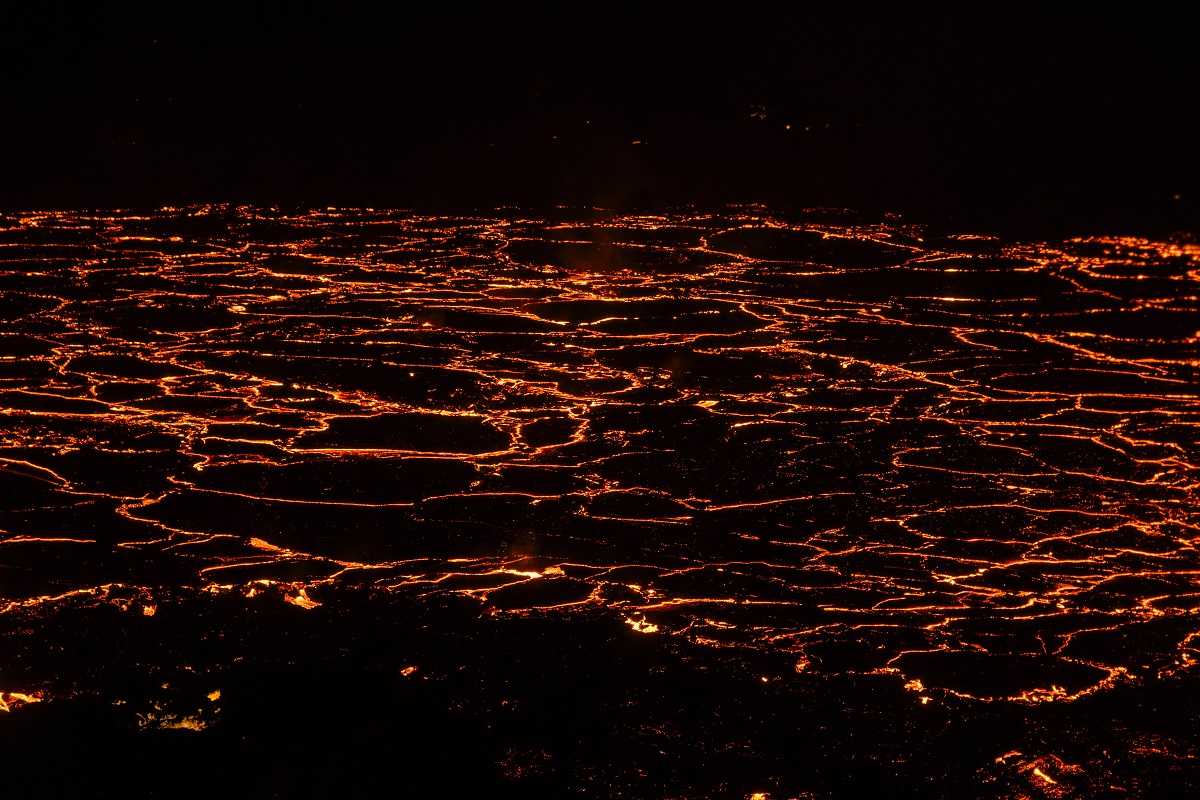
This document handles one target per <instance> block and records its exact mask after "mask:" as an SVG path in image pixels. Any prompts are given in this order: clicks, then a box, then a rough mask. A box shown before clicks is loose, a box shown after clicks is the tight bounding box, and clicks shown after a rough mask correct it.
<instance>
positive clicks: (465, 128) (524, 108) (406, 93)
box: [0, 3, 1200, 236]
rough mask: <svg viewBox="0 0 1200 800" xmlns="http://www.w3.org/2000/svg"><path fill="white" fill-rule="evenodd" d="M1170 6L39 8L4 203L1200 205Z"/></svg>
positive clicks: (1089, 209)
mask: <svg viewBox="0 0 1200 800" xmlns="http://www.w3.org/2000/svg"><path fill="white" fill-rule="evenodd" d="M1185 37H1186V29H1185V27H1184V26H1183V25H1182V23H1181V20H1180V19H1178V18H1175V17H1173V16H1172V15H1171V13H1170V12H1169V11H1163V10H1157V11H1144V10H1140V9H1139V10H1137V11H1136V12H1135V11H1133V10H1130V9H1125V8H1122V7H1120V6H1117V5H1101V6H1099V7H1089V8H1087V9H1082V10H1081V9H1071V8H1065V9H1064V8H1061V7H1060V8H1053V9H1051V8H1047V7H1044V6H1041V5H1039V4H1029V3H1025V4H1017V5H1016V6H1013V5H1009V6H1006V7H1005V8H1004V9H1003V10H1001V9H993V8H975V7H972V8H951V7H943V8H940V9H928V8H926V9H923V10H921V11H919V12H915V13H913V12H907V11H904V10H900V9H891V10H886V11H880V10H879V9H874V8H871V7H870V6H863V5H861V4H860V5H858V6H856V7H852V8H833V7H830V6H826V5H824V4H820V5H818V6H815V7H814V6H809V7H806V8H803V9H796V8H793V7H791V6H788V5H785V4H772V3H763V4H757V5H755V6H754V7H753V8H751V9H750V10H744V11H739V12H736V13H735V12H724V13H721V12H713V11H695V10H691V11H688V12H687V13H686V14H685V13H682V10H681V9H680V8H678V7H673V6H661V5H660V6H656V7H655V8H653V9H639V8H637V7H636V6H635V5H633V4H620V3H618V4H611V5H607V6H604V7H603V8H600V7H596V6H583V7H573V8H571V9H560V8H556V7H554V6H552V5H551V4H522V5H520V6H519V7H518V8H517V9H516V10H513V9H511V8H506V9H502V10H501V9H477V8H473V7H471V6H469V5H462V4H460V5H458V6H455V7H450V8H437V9H433V8H425V9H416V10H405V11H403V12H400V11H395V10H392V11H379V10H374V9H368V8H367V7H366V6H365V5H360V4H351V5H350V6H349V7H347V8H344V9H339V10H338V11H337V12H336V13H332V12H326V13H321V12H317V11H311V10H306V11H301V12H297V11H292V12H290V13H289V14H288V15H286V16H284V15H282V14H277V15H276V14H271V13H269V12H264V11H261V10H257V11H253V12H237V13H234V12H224V11H209V12H206V13H205V14H203V15H194V16H193V15H189V14H187V13H186V12H184V11H180V10H168V11H162V10H159V11H155V12H151V13H146V14H136V13H134V12H130V11H114V10H104V11H103V13H101V12H97V11H92V12H87V13H85V15H84V16H70V17H68V16H66V15H65V14H59V13H56V12H55V11H54V10H53V9H49V10H46V9H40V10H33V11H21V12H17V13H16V14H13V15H10V18H9V19H8V20H7V24H6V26H5V28H4V30H3V32H0V39H2V40H3V42H2V43H3V46H4V47H3V55H0V60H2V61H3V66H4V69H5V73H6V74H8V75H10V76H13V77H12V79H11V80H10V85H9V86H8V87H6V95H5V99H4V100H3V101H0V102H2V103H3V105H4V106H6V108H5V118H6V120H8V124H7V125H6V126H5V128H4V132H3V134H0V147H3V151H4V152H5V153H6V157H5V158H3V159H2V160H0V209H6V210H10V211H13V210H22V209H28V208H48V209H79V208H114V207H135V208H139V207H145V208H149V207H159V206H164V205H189V204H193V203H206V202H218V203H235V204H255V205H266V206H272V205H284V206H293V207H321V206H327V205H342V206H356V207H366V206H376V207H410V208H414V209H416V210H419V211H431V212H433V211H444V212H469V211H475V210H480V209H488V208H492V207H497V206H511V205H517V206H524V207H535V208H536V207H545V206H553V205H570V206H599V207H605V208H612V209H615V210H618V211H629V210H655V209H662V208H665V207H668V206H672V205H679V204H688V205H697V206H701V207H705V206H721V205H724V204H727V203H756V202H757V203H765V204H767V205H769V206H771V207H774V208H779V209H782V210H784V211H786V210H788V209H796V208H804V207H811V206H836V207H846V208H855V209H860V210H863V211H866V212H869V213H876V214H877V213H881V212H894V213H898V214H901V215H903V216H904V217H905V218H906V219H907V220H910V221H916V222H921V223H926V224H934V225H939V226H946V227H948V228H958V229H968V228H971V229H977V230H980V231H983V232H1002V233H1013V232H1015V233H1035V234H1040V233H1047V234H1061V235H1086V234H1101V233H1114V234H1130V233H1144V234H1150V235H1160V236H1165V235H1170V234H1171V233H1174V232H1177V231H1191V232H1195V231H1196V229H1197V226H1196V224H1195V222H1194V220H1196V219H1200V214H1198V213H1197V212H1198V209H1200V190H1198V189H1200V163H1198V160H1197V158H1196V157H1195V152H1194V143H1195V142H1196V141H1200V109H1197V106H1196V104H1195V103H1193V102H1190V98H1191V97H1192V96H1193V95H1194V90H1195V87H1196V86H1197V85H1200V68H1198V63H1200V62H1198V59H1197V57H1196V55H1195V50H1194V48H1188V47H1187V46H1186V44H1187V43H1186V38H1185Z"/></svg>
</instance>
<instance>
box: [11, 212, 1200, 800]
mask: <svg viewBox="0 0 1200 800" xmlns="http://www.w3.org/2000/svg"><path fill="white" fill-rule="evenodd" d="M1198 294H1200V247H1198V246H1196V245H1194V244H1189V243H1187V242H1186V241H1177V242H1153V241H1146V240H1140V239H1124V238H1109V239H1089V240H1074V241H1068V242H1065V243H1059V244H1055V245H1048V244H1009V243H1003V242H1000V241H998V240H995V239H990V238H985V237H972V236H934V235H932V234H928V233H927V232H926V231H923V230H922V229H920V228H914V227H908V226H905V225H902V224H899V223H898V222H897V221H895V220H887V221H884V222H882V223H879V222H863V221H862V220H860V219H857V218H855V217H854V216H852V215H848V214H844V213H834V212H812V213H809V214H807V215H805V216H803V217H802V218H800V219H799V220H798V221H791V222H788V223H785V222H782V221H780V220H779V219H777V218H773V217H771V216H770V215H769V214H768V213H767V212H766V211H764V210H762V209H757V208H753V207H749V208H738V209H735V210H731V211H729V212H727V213H725V214H722V215H710V214H700V213H695V212H689V211H686V210H685V211H682V212H680V213H678V214H674V215H666V216H626V217H621V216H614V215H607V216H606V215H601V214H583V213H572V212H563V214H562V217H561V219H558V220H552V221H547V220H531V219H522V218H520V217H519V216H518V215H516V214H515V213H514V214H510V215H504V216H501V215H497V216H496V217H493V218H482V217H481V218H432V217H420V216H415V215H411V214H406V213H401V212H380V211H372V210H363V209H358V210H345V209H329V210H326V211H322V212H313V213H305V214H292V215H289V214H286V213H281V212H278V211H272V210H263V209H252V208H231V207H193V208H184V209H166V210H163V211H160V212H157V213H154V214H149V215H135V214H129V213H109V214H102V215H101V214H87V213H30V214H24V215H17V216H9V217H6V218H3V219H2V220H0V314H2V315H3V319H4V320H5V329H4V330H5V332H4V333H3V335H2V336H0V409H2V416H0V420H2V429H0V487H3V495H4V498H5V500H4V507H3V509H2V510H0V580H2V584H0V611H2V612H3V614H2V615H0V616H5V617H8V618H9V623H8V624H9V625H10V626H12V625H26V626H28V625H36V624H39V621H40V622H44V621H46V620H49V619H51V618H52V617H53V616H54V615H55V614H56V613H58V611H59V610H60V609H63V608H67V607H72V606H78V605H84V606H88V605H96V604H107V605H115V606H117V607H119V608H120V609H122V610H123V611H125V612H127V613H129V614H133V615H139V616H140V617H144V618H146V619H150V618H152V617H153V616H154V614H155V613H156V609H158V608H159V607H160V606H161V605H162V604H163V603H172V602H178V601H180V598H185V597H186V598H190V600H191V601H197V600H198V599H201V600H202V599H203V598H204V597H209V596H212V597H217V596H223V595H229V594H235V595H238V596H240V597H242V598H243V599H245V601H246V602H248V603H253V602H259V601H261V602H279V600H281V599H282V600H285V601H286V602H288V603H291V604H292V605H293V606H296V607H297V609H298V610H297V612H296V613H304V612H314V610H315V609H318V608H320V607H321V605H322V604H323V603H329V602H331V601H330V600H329V599H328V598H329V597H331V596H332V595H330V594H329V590H330V589H331V588H334V587H343V588H344V587H353V588H355V589H357V590H360V591H363V592H370V593H388V592H397V591H407V592H413V591H416V592H420V593H450V594H459V595H464V596H467V597H470V598H474V600H476V601H477V602H478V603H479V604H480V607H481V608H482V609H485V611H486V613H488V614H492V615H496V616H506V615H530V614H539V615H566V616H570V615H573V614H580V613H600V614H608V615H613V616H615V617H618V618H620V619H623V620H624V621H625V622H626V623H627V624H628V635H630V636H641V635H645V636H657V637H682V638H684V639H686V640H688V641H689V642H692V643H698V644H702V645H708V646H711V647H713V648H722V647H733V648H756V649H765V650H770V651H773V652H786V653H791V654H793V656H794V659H793V660H794V664H795V670H796V672H798V673H801V672H805V673H811V672H814V671H815V672H820V671H855V670H858V671H862V672H868V673H884V674H892V675H894V676H895V680H896V681H897V682H898V683H899V684H903V685H904V687H905V688H907V689H909V690H911V692H912V698H913V701H914V702H917V703H921V704H928V703H939V702H943V701H945V700H946V699H948V698H951V697H957V698H959V699H965V700H968V701H972V702H1019V703H1045V702H1067V701H1072V700H1075V699H1077V698H1079V697H1081V696H1084V695H1087V694H1090V693H1096V692H1103V691H1105V690H1106V689H1109V688H1110V687H1112V686H1114V685H1116V684H1119V683H1121V682H1136V681H1138V680H1142V679H1146V678H1154V677H1161V676H1163V675H1169V674H1173V673H1177V672H1179V671H1184V670H1189V669H1191V668H1193V667H1194V665H1195V664H1196V660H1197V659H1200V616H1198V615H1197V611H1198V609H1200V559H1198V557H1197V552H1196V549H1195V543H1196V539H1197V536H1198V535H1200V527H1198V525H1200V516H1198V513H1197V510H1196V505H1195V499H1196V489H1197V480H1198V475H1200V473H1198V472H1197V466H1196V464H1197V457H1198V456H1200V436H1198V433H1200V412H1198V411H1197V405H1196V398H1197V381H1196V378H1197V373H1198V368H1200V360H1198V359H1200V341H1198V336H1200V333H1198V332H1197V330H1196V328H1197V327H1200V326H1198V324H1197V316H1196V312H1197V310H1198V306H1200V299H1198V297H1197V295H1198ZM315 613H319V612H315ZM14 620H15V621H14ZM1135 641H1136V643H1137V644H1136V646H1133V645H1132V644H1131V643H1132V642H1135ZM418 670H419V666H413V667H411V668H409V670H407V671H406V672H405V673H404V675H405V676H408V675H410V674H411V673H412V672H416V671H418ZM7 672H8V674H12V672H11V671H7ZM5 674H6V669H5V665H3V664H0V681H4V682H3V683H0V689H2V690H3V691H4V694H0V710H3V711H8V710H9V709H12V708H16V707H17V706H20V705H22V704H27V703H31V702H36V701H39V700H46V699H53V698H54V697H56V696H57V695H58V694H69V693H70V692H71V691H72V687H70V686H59V685H55V684H53V683H52V682H48V683H43V684H42V685H36V686H25V685H10V683H9V682H8V681H7V679H6V678H5V677H4V676H5ZM214 674H217V673H216V672H214ZM775 679H777V678H774V677H763V678H762V680H764V681H767V680H775ZM213 680H214V684H215V683H216V681H217V680H218V679H217V678H214V679H213ZM212 689H213V692H212V693H211V694H209V695H208V696H207V702H208V703H210V704H211V705H212V708H211V709H209V710H210V711H213V712H214V713H212V714H208V715H207V716H197V715H188V714H182V713H180V714H170V713H160V714H156V713H155V712H154V710H153V709H149V710H145V711H144V713H142V714H141V715H140V717H139V719H140V724H143V725H147V726H152V727H194V728H200V727H204V726H205V725H207V724H211V721H212V720H213V719H216V716H215V710H216V709H217V708H218V703H219V699H220V691H219V687H218V686H216V685H214V686H213V687H212ZM113 701H114V702H121V700H120V699H119V698H116V697H114V698H113ZM1046 758H1051V760H1053V759H1052V757H1044V758H1042V759H1040V760H1037V759H1032V760H1031V759H1026V760H1025V761H1021V767H1020V769H1021V770H1023V771H1024V772H1025V773H1027V774H1028V775H1031V776H1033V777H1034V778H1036V779H1037V780H1039V781H1041V782H1042V784H1044V786H1045V787H1050V788H1052V787H1053V786H1055V785H1057V781H1059V780H1060V779H1061V778H1062V776H1063V775H1064V774H1068V773H1069V772H1070V770H1071V769H1072V767H1071V765H1069V764H1063V763H1061V762H1055V763H1051V761H1047V760H1046ZM1005 759H1010V760H1014V759H1015V760H1016V761H1020V760H1021V754H1020V753H1008V754H1006V755H1003V756H1000V758H998V759H997V761H998V762H1003V761H1004V760H1005ZM1056 776H1057V777H1056Z"/></svg>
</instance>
